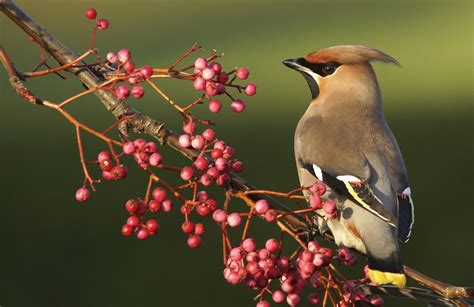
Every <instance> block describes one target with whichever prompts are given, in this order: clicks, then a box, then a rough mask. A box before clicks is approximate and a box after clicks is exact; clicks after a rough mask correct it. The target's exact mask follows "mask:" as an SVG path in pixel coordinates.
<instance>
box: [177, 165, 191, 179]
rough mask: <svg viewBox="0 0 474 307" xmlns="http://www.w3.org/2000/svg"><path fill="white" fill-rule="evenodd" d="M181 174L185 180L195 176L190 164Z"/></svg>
mask: <svg viewBox="0 0 474 307" xmlns="http://www.w3.org/2000/svg"><path fill="white" fill-rule="evenodd" d="M180 176H181V179H183V180H191V179H192V178H193V176H194V170H193V169H192V168H191V167H189V166H185V167H183V169H182V170H181V172H180Z"/></svg>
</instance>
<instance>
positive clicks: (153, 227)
mask: <svg viewBox="0 0 474 307" xmlns="http://www.w3.org/2000/svg"><path fill="white" fill-rule="evenodd" d="M158 228H160V225H159V224H158V222H157V221H156V220H155V219H149V220H148V221H146V229H147V230H148V232H149V233H150V234H155V233H156V232H157V231H158Z"/></svg>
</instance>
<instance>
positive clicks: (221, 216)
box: [212, 209, 227, 223]
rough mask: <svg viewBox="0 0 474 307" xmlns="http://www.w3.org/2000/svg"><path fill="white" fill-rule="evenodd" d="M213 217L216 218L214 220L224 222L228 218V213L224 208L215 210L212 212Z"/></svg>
mask: <svg viewBox="0 0 474 307" xmlns="http://www.w3.org/2000/svg"><path fill="white" fill-rule="evenodd" d="M212 218H213V219H214V221H216V222H218V223H222V222H225V220H226V219H227V213H225V211H224V210H221V209H218V210H216V211H214V213H213V214H212Z"/></svg>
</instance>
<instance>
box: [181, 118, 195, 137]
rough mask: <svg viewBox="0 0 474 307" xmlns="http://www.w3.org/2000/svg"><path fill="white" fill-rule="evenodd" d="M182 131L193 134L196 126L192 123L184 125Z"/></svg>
mask: <svg viewBox="0 0 474 307" xmlns="http://www.w3.org/2000/svg"><path fill="white" fill-rule="evenodd" d="M183 131H184V132H185V133H187V134H194V132H196V124H195V123H194V122H192V121H188V122H186V123H184V124H183Z"/></svg>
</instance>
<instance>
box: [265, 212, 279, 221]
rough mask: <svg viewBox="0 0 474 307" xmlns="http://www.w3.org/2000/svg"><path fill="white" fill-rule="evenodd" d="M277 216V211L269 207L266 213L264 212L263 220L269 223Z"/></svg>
mask: <svg viewBox="0 0 474 307" xmlns="http://www.w3.org/2000/svg"><path fill="white" fill-rule="evenodd" d="M277 217H278V213H277V212H276V211H275V210H273V209H270V210H268V211H267V213H265V221H267V222H269V223H272V222H275V221H276V219H277Z"/></svg>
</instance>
